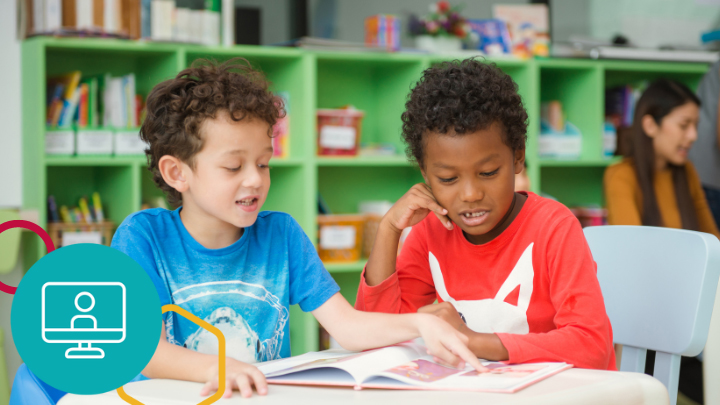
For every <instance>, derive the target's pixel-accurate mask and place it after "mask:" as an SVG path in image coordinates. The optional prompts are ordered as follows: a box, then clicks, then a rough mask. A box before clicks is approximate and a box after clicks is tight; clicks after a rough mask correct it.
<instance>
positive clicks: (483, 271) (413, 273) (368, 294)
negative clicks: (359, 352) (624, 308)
mask: <svg viewBox="0 0 720 405" xmlns="http://www.w3.org/2000/svg"><path fill="white" fill-rule="evenodd" d="M396 269H397V271H396V272H395V273H394V274H393V275H391V276H390V277H388V278H387V279H386V280H385V281H383V282H382V283H380V284H379V285H377V286H373V287H370V286H368V285H367V283H366V282H365V274H364V272H363V274H362V276H361V281H360V288H359V289H358V295H357V301H356V304H355V307H356V308H357V309H359V310H363V311H373V312H388V313H407V312H416V311H417V309H418V308H420V307H422V306H424V305H428V304H432V303H433V302H434V301H435V300H436V299H437V300H438V301H439V302H444V301H448V302H451V303H452V304H453V305H454V306H455V308H456V309H457V310H458V312H460V313H461V314H462V317H463V318H464V319H465V321H466V323H467V325H468V327H470V329H472V330H474V331H476V332H482V333H496V334H497V335H498V336H499V337H500V340H501V341H502V343H503V345H505V348H506V349H507V351H508V353H509V355H510V358H509V361H510V362H511V363H529V362H545V361H563V362H567V363H571V364H573V365H575V366H576V367H581V368H595V369H607V370H616V366H615V355H614V351H613V344H612V327H611V326H610V320H609V319H608V317H607V314H606V312H605V304H604V301H603V297H602V294H601V291H600V284H599V283H598V280H597V275H596V271H597V266H596V264H595V262H594V261H593V258H592V255H591V253H590V249H589V247H588V245H587V242H586V241H585V237H584V235H583V232H582V229H581V228H580V224H579V222H578V221H577V219H576V218H575V216H574V215H573V214H572V213H571V212H570V210H568V209H567V208H566V207H565V206H564V205H562V204H560V203H558V202H555V201H552V200H549V199H546V198H542V197H540V196H538V195H536V194H533V193H528V198H527V201H526V202H525V204H524V205H523V207H522V209H521V210H520V213H519V214H518V216H517V217H516V218H515V220H514V221H513V222H512V223H511V224H510V226H509V227H508V228H507V229H506V230H505V231H503V232H502V233H501V234H500V235H499V236H498V237H497V238H495V239H493V240H492V241H490V242H488V243H486V244H483V245H473V244H471V243H470V242H468V241H467V239H465V237H464V236H463V234H462V231H461V230H460V228H459V227H457V226H455V227H454V229H453V230H452V231H448V230H446V229H445V228H444V227H443V226H442V224H441V223H440V221H439V220H438V219H437V218H436V217H435V216H434V215H428V216H427V218H425V219H424V220H423V221H422V222H420V223H419V224H417V225H416V226H414V227H413V229H412V231H411V232H410V234H409V235H408V237H407V240H406V241H405V244H404V245H403V248H402V251H401V253H400V256H399V257H398V259H397V265H396Z"/></svg>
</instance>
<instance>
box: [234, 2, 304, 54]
mask: <svg viewBox="0 0 720 405" xmlns="http://www.w3.org/2000/svg"><path fill="white" fill-rule="evenodd" d="M235 7H249V8H259V9H260V43H261V44H263V45H270V44H276V43H279V42H285V41H287V40H289V39H291V38H290V1H289V0H235Z"/></svg>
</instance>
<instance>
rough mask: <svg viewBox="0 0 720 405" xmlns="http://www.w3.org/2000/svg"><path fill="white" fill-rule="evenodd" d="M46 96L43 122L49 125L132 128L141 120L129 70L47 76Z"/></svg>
mask: <svg viewBox="0 0 720 405" xmlns="http://www.w3.org/2000/svg"><path fill="white" fill-rule="evenodd" d="M47 96H48V100H47V116H46V124H47V125H48V126H49V127H52V128H55V127H60V128H69V127H71V126H72V125H73V124H75V125H77V127H78V128H90V127H99V126H106V127H113V128H135V127H138V126H140V122H141V120H142V111H143V107H144V105H143V100H142V96H140V95H138V94H136V92H135V75H134V74H133V73H130V74H127V75H124V76H120V77H112V76H111V75H110V74H105V75H95V76H88V77H82V73H81V72H80V71H73V72H70V73H67V74H63V75H60V76H56V77H51V78H50V79H48V82H47Z"/></svg>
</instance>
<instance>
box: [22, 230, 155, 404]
mask: <svg viewBox="0 0 720 405" xmlns="http://www.w3.org/2000/svg"><path fill="white" fill-rule="evenodd" d="M10 323H11V327H12V335H13V340H14V341H15V346H16V347H17V350H18V353H19V354H20V357H22V359H23V361H24V362H25V364H27V366H28V367H29V368H30V370H31V371H32V372H33V373H34V374H35V375H36V376H37V377H38V378H40V379H41V380H43V381H44V382H46V383H48V384H50V385H51V386H53V387H55V388H57V389H59V390H61V391H65V392H70V393H73V394H83V395H90V394H99V393H103V392H107V391H112V390H114V389H117V388H118V387H121V386H123V385H125V384H126V383H128V382H129V381H130V380H132V379H133V378H135V377H136V376H137V375H138V374H140V373H141V372H142V370H143V369H144V368H145V366H146V365H147V364H148V363H149V362H150V359H151V358H152V356H153V354H154V353H155V349H156V348H157V345H158V342H159V341H160V334H161V329H162V311H161V308H160V299H159V297H158V294H157V291H156V290H155V287H154V285H153V283H152V281H151V280H150V277H149V276H148V275H147V273H145V270H143V268H142V267H140V265H139V264H138V263H137V262H136V261H134V260H133V259H131V258H130V257H129V256H127V255H125V254H124V253H122V252H119V251H117V250H115V249H112V248H110V247H107V246H101V245H91V244H77V245H70V246H66V247H63V248H61V249H57V250H55V251H53V252H52V253H49V254H48V255H46V256H45V257H43V258H42V259H40V260H39V261H38V262H37V263H35V265H34V266H32V267H31V268H30V270H29V271H28V272H27V274H26V275H25V276H24V277H23V278H22V281H21V282H20V285H19V286H18V289H17V291H16V293H15V297H14V298H13V304H12V312H11V317H10Z"/></svg>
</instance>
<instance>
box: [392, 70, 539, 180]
mask: <svg viewBox="0 0 720 405" xmlns="http://www.w3.org/2000/svg"><path fill="white" fill-rule="evenodd" d="M527 121H528V115H527V112H526V111H525V107H523V103H522V99H521V98H520V95H519V94H518V92H517V84H515V82H513V80H512V79H511V78H510V76H508V75H507V74H505V73H504V72H503V71H502V70H500V69H499V68H498V67H497V66H496V65H495V64H494V63H486V62H484V61H482V60H478V59H476V58H470V59H465V60H463V61H459V60H454V61H452V62H443V63H441V64H438V65H435V66H433V67H431V68H428V69H426V70H425V71H424V72H423V75H422V77H421V78H420V80H419V81H418V82H417V83H416V84H415V87H414V88H413V89H412V91H411V92H410V95H409V96H408V100H407V102H406V103H405V112H404V113H403V114H402V122H403V125H402V136H403V140H404V141H405V143H406V144H407V148H406V149H405V152H406V154H407V156H408V159H410V160H411V161H415V162H416V163H417V164H418V165H419V166H420V167H421V168H424V156H425V150H424V148H425V143H426V142H425V137H426V135H427V134H429V133H440V134H447V133H449V132H451V131H454V133H455V134H458V135H462V134H466V133H470V132H475V131H477V130H482V129H486V128H488V127H490V125H492V124H493V123H495V122H497V123H499V124H501V125H502V128H503V131H504V135H505V136H504V138H503V141H504V142H505V144H506V145H507V146H508V147H510V148H511V149H512V150H513V151H517V150H524V149H525V141H526V140H527Z"/></svg>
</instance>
